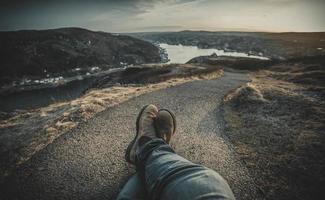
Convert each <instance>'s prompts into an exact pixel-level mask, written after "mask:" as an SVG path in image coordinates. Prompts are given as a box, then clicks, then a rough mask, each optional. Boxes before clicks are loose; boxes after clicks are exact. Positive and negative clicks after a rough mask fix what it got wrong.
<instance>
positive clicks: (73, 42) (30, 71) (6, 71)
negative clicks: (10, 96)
mask: <svg viewBox="0 0 325 200" xmlns="http://www.w3.org/2000/svg"><path fill="white" fill-rule="evenodd" d="M0 47H1V48H0V60H1V62H0V79H1V81H0V83H1V82H2V83H3V82H6V81H7V82H9V81H10V80H13V79H15V78H22V77H26V76H27V77H30V76H35V77H40V78H42V77H45V76H46V75H47V76H49V75H51V76H53V75H57V74H62V73H65V72H68V71H69V70H72V69H75V68H81V69H82V68H90V67H94V66H97V67H101V68H114V67H119V66H121V65H126V64H140V63H153V62H159V61H160V55H159V50H158V48H157V47H155V46H154V45H152V44H150V43H149V42H145V41H142V40H139V39H135V38H132V37H130V36H125V35H118V34H116V35H114V34H110V33H105V32H94V31H89V30H86V29H81V28H60V29H52V30H41V31H36V30H23V31H10V32H0ZM48 74H49V75H48Z"/></svg>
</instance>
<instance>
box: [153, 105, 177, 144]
mask: <svg viewBox="0 0 325 200" xmlns="http://www.w3.org/2000/svg"><path fill="white" fill-rule="evenodd" d="M155 128H156V134H157V137H159V138H162V139H163V140H165V142H166V143H167V144H170V140H171V138H172V136H173V135H174V134H175V132H176V117H175V115H174V113H172V112H171V111H169V110H167V109H160V110H159V111H158V114H157V118H156V120H155Z"/></svg>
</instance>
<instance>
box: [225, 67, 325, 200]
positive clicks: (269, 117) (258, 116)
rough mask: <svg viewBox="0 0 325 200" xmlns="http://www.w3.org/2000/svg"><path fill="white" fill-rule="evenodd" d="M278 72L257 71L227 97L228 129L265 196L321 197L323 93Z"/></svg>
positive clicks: (323, 164) (287, 197)
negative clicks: (291, 80) (247, 81)
mask: <svg viewBox="0 0 325 200" xmlns="http://www.w3.org/2000/svg"><path fill="white" fill-rule="evenodd" d="M277 75H278V74H277V72H274V71H260V72H258V73H252V74H251V79H252V82H250V83H248V84H245V85H243V86H242V87H240V88H238V89H236V90H234V91H232V92H231V93H230V94H228V95H227V96H226V97H225V98H224V105H223V110H224V119H225V122H226V130H225V132H226V133H225V134H227V135H228V136H229V140H230V141H231V143H233V144H234V150H235V151H236V152H237V153H238V156H239V157H240V158H241V160H242V161H243V162H244V163H245V164H246V166H247V167H248V169H249V170H250V172H251V173H252V174H253V175H254V176H255V181H256V183H257V185H259V186H260V188H261V191H262V192H263V193H264V195H265V197H266V199H322V198H319V197H325V194H324V192H323V190H321V187H320V185H322V184H323V180H324V177H325V174H324V172H323V171H322V169H321V168H322V166H325V160H324V155H325V149H324V147H323V144H324V142H325V138H324V134H323V133H322V131H323V130H324V129H325V120H324V119H325V102H324V99H323V98H320V96H319V95H321V94H319V93H318V92H317V91H311V90H310V88H311V87H310V85H303V84H295V83H293V82H287V81H284V80H285V79H283V78H281V79H280V80H279V79H275V78H274V77H277ZM281 75H283V74H281ZM290 76H292V75H290Z"/></svg>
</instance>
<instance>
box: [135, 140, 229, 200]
mask: <svg viewBox="0 0 325 200" xmlns="http://www.w3.org/2000/svg"><path fill="white" fill-rule="evenodd" d="M138 159H139V164H140V165H142V167H143V168H142V169H143V170H144V172H145V182H146V189H147V192H148V197H149V199H173V200H174V199H175V200H177V199H195V200H196V199H235V198H234V196H233V193H232V191H231V189H230V187H229V186H228V184H227V182H226V181H225V180H224V179H223V178H222V177H221V176H220V175H219V174H218V173H217V172H215V171H213V170H211V169H208V168H206V167H203V166H201V165H197V164H194V163H192V162H190V161H188V160H186V159H184V158H183V157H181V156H179V155H177V154H176V153H175V152H174V150H173V149H172V148H171V147H170V146H169V145H168V144H166V143H165V141H164V140H163V139H151V140H148V142H146V143H145V144H144V145H143V147H141V150H140V151H139V154H138Z"/></svg>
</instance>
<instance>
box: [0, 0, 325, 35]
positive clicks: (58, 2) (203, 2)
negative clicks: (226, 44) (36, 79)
mask: <svg viewBox="0 0 325 200" xmlns="http://www.w3.org/2000/svg"><path fill="white" fill-rule="evenodd" d="M60 27H82V28H87V29H91V30H95V31H106V32H115V33H118V32H154V31H181V30H207V31H267V32H292V31H294V32H318V31H325V0H54V1H47V0H20V1H19V0H11V1H1V2H0V31H8V30H21V29H52V28H60Z"/></svg>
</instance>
